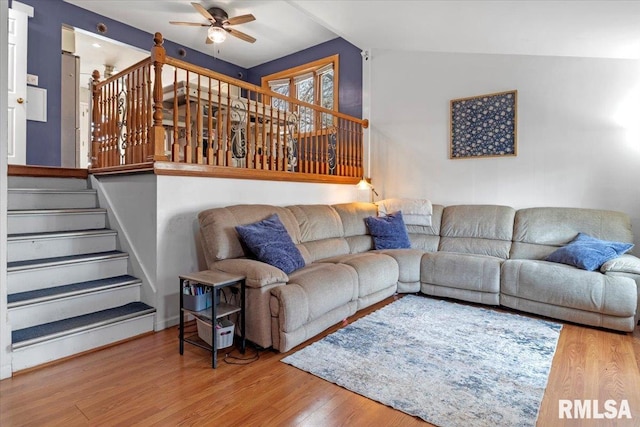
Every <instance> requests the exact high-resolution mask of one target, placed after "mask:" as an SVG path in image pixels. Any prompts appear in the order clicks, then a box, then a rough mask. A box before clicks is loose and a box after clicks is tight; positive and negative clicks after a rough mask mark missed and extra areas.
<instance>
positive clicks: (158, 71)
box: [147, 33, 169, 161]
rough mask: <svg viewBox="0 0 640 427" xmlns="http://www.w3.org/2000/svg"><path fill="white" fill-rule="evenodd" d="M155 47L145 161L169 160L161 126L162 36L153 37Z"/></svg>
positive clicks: (163, 59)
mask: <svg viewBox="0 0 640 427" xmlns="http://www.w3.org/2000/svg"><path fill="white" fill-rule="evenodd" d="M153 42H154V43H155V45H154V46H153V49H151V62H152V63H153V67H154V70H155V78H154V81H153V124H152V125H151V132H149V142H150V143H151V147H152V154H151V156H150V157H149V158H148V159H147V160H151V161H167V160H169V158H168V157H167V155H166V154H165V151H164V127H163V126H162V66H163V65H164V62H165V58H166V51H165V49H164V46H162V44H163V43H164V39H163V38H162V34H160V33H156V34H155V36H154V37H153Z"/></svg>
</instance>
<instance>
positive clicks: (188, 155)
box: [183, 70, 193, 163]
mask: <svg viewBox="0 0 640 427" xmlns="http://www.w3.org/2000/svg"><path fill="white" fill-rule="evenodd" d="M185 85H186V87H185V89H184V93H185V95H184V109H185V114H184V115H185V132H186V134H185V139H186V145H185V146H184V154H183V155H184V162H185V163H191V162H192V154H193V151H192V149H191V132H192V129H191V128H192V126H191V88H190V87H189V71H188V70H187V78H186V82H185Z"/></svg>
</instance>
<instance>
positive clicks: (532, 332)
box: [282, 295, 562, 427]
mask: <svg viewBox="0 0 640 427" xmlns="http://www.w3.org/2000/svg"><path fill="white" fill-rule="evenodd" d="M561 329H562V325H561V324H557V323H554V322H549V321H545V320H540V319H532V318H529V317H524V316H520V315H517V314H513V313H500V312H496V311H493V310H488V309H484V308H479V307H475V306H466V305H461V304H455V303H451V302H447V301H441V300H434V299H430V298H426V297H420V296H414V295H408V296H405V297H403V298H401V299H399V300H398V301H395V302H393V303H392V304H389V305H387V306H385V307H383V308H381V309H380V310H377V311H375V312H373V313H371V314H369V315H368V316H366V317H363V318H361V319H359V320H357V321H355V322H354V323H352V324H350V325H348V326H346V327H345V328H342V329H340V330H338V331H336V332H334V333H333V334H331V335H328V336H327V337H325V338H323V339H322V340H320V341H318V342H316V343H313V344H311V345H309V346H307V347H305V348H303V349H302V350H300V351H297V352H296V353H293V354H291V355H289V356H287V357H285V358H284V359H282V361H283V362H284V363H288V364H290V365H293V366H295V367H297V368H299V369H302V370H304V371H307V372H310V373H312V374H314V375H316V376H318V377H320V378H323V379H325V380H327V381H330V382H332V383H335V384H338V385H340V386H342V387H344V388H346V389H348V390H351V391H353V392H356V393H358V394H361V395H363V396H366V397H368V398H370V399H373V400H376V401H378V402H381V403H384V404H385V405H388V406H390V407H392V408H395V409H398V410H400V411H403V412H406V413H408V414H411V415H414V416H417V417H420V418H422V419H423V420H425V421H427V422H429V423H432V424H435V425H438V426H441V427H454V426H455V427H458V426H459V427H472V426H482V427H485V426H509V427H512V426H535V424H536V419H537V416H538V410H539V408H540V403H541V401H542V396H543V394H544V389H545V387H546V385H547V378H548V376H549V371H550V369H551V362H552V360H553V355H554V352H555V349H556V345H557V342H558V337H559V336H560V330H561Z"/></svg>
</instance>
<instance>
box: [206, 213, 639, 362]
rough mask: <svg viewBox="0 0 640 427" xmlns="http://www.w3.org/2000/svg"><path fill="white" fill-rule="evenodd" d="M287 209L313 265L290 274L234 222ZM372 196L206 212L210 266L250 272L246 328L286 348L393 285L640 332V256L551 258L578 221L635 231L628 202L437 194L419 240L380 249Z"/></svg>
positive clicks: (614, 236) (620, 237)
mask: <svg viewBox="0 0 640 427" xmlns="http://www.w3.org/2000/svg"><path fill="white" fill-rule="evenodd" d="M274 213H276V214H278V217H279V218H280V220H281V221H282V223H283V224H284V226H285V228H286V230H287V232H288V233H289V235H290V236H291V238H292V240H293V242H294V243H295V244H296V246H297V248H298V249H299V250H300V252H301V254H302V256H303V258H304V261H305V264H306V265H305V267H303V268H300V269H298V270H296V271H294V272H292V273H290V274H288V275H287V274H285V273H284V272H283V271H282V270H280V269H278V268H276V267H273V266H271V265H268V264H265V263H262V262H260V261H257V260H255V259H252V258H251V256H250V253H249V252H248V251H247V250H246V249H245V248H244V247H243V244H242V242H241V241H240V239H239V237H238V234H237V233H236V231H235V227H236V226H238V225H245V224H250V223H254V222H257V221H260V220H263V219H265V218H266V217H268V216H269V215H271V214H274ZM377 213H378V207H377V205H376V204H373V203H347V204H338V205H331V206H329V205H296V206H289V207H278V206H270V205H236V206H229V207H224V208H215V209H209V210H206V211H203V212H201V213H200V214H199V215H198V219H199V222H200V231H201V241H202V246H203V252H204V256H205V259H206V262H207V266H208V268H209V269H217V270H222V271H226V272H231V273H238V274H243V275H245V276H246V277H247V294H246V296H247V300H246V319H247V330H246V333H247V338H248V339H249V340H251V341H252V342H254V343H255V344H257V345H259V346H261V347H265V348H268V347H273V348H274V349H276V350H279V351H283V352H284V351H288V350H290V349H291V348H293V347H294V346H296V345H298V344H300V343H302V342H304V341H305V340H307V339H309V338H311V337H313V336H315V335H317V334H318V333H320V332H322V331H323V330H325V329H326V328H328V327H329V326H332V325H334V324H336V323H338V322H340V321H342V320H343V319H345V318H347V317H349V316H351V315H353V314H354V313H356V311H358V310H360V309H362V308H365V307H368V306H370V305H372V304H375V303H377V302H379V301H381V300H383V299H385V298H387V297H389V296H391V295H393V294H394V293H396V292H398V293H415V292H421V293H423V294H426V295H431V296H436V297H447V298H454V299H457V300H462V301H469V302H473V303H481V304H489V305H502V306H505V307H510V308H513V309H516V310H520V311H523V312H527V313H534V314H538V315H542V316H548V317H552V318H556V319H560V320H566V321H570V322H576V323H580V324H585V325H591V326H597V327H604V328H609V329H613V330H617V331H624V332H629V331H632V330H633V329H634V328H635V326H636V324H637V322H638V316H639V313H638V312H639V310H638V301H639V300H640V295H639V294H640V292H639V289H640V260H639V259H638V258H636V257H634V256H632V255H622V256H621V257H620V258H616V259H615V260H612V261H609V262H607V263H605V264H604V265H603V266H602V272H601V271H595V272H594V271H585V270H581V269H578V268H576V267H572V266H569V265H565V264H558V263H552V262H548V261H544V259H545V258H546V257H547V255H549V254H550V253H551V252H553V251H554V250H556V249H557V248H558V247H561V246H563V245H566V244H567V243H569V242H570V241H571V240H572V239H573V238H574V237H576V235H577V234H578V232H582V233H586V234H589V235H591V236H594V237H597V238H599V239H603V240H612V241H619V242H633V235H632V233H631V225H630V220H629V218H628V217H627V216H626V215H625V214H623V213H619V212H612V211H603V210H591V209H576V208H531V209H521V210H515V209H513V208H511V207H508V206H494V205H460V206H447V207H444V206H441V205H433V209H432V215H431V218H430V224H431V225H407V231H408V234H409V239H410V241H411V248H409V249H388V250H373V247H374V246H373V241H372V237H371V236H370V234H369V232H368V229H367V226H366V224H365V218H367V217H369V216H376V215H377Z"/></svg>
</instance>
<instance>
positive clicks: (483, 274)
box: [420, 252, 503, 294]
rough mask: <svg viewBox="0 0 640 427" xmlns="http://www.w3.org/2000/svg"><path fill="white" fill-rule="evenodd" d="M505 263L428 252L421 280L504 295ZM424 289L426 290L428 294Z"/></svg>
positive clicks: (492, 259) (488, 258)
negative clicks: (502, 282) (502, 281)
mask: <svg viewBox="0 0 640 427" xmlns="http://www.w3.org/2000/svg"><path fill="white" fill-rule="evenodd" d="M502 262H503V260H502V259H500V258H496V257H490V256H485V255H473V254H461V253H451V252H433V253H431V252H427V253H425V254H424V255H423V256H422V261H421V268H420V281H421V282H422V283H423V284H427V285H437V286H444V287H450V288H458V289H464V290H470V291H474V292H488V293H494V294H498V293H499V292H500V266H501V264H502ZM425 289H426V288H425V287H424V286H423V289H422V291H423V292H425Z"/></svg>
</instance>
